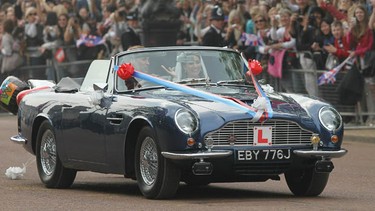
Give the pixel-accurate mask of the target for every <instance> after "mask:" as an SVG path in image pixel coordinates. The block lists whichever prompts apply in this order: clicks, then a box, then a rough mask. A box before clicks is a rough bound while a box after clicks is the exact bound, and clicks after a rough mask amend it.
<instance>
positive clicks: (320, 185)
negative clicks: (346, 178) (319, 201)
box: [285, 168, 329, 196]
mask: <svg viewBox="0 0 375 211" xmlns="http://www.w3.org/2000/svg"><path fill="white" fill-rule="evenodd" d="M328 178H329V173H317V172H315V170H314V168H308V169H295V170H292V171H289V172H286V173H285V179H286V182H287V184H288V187H289V189H290V191H292V193H293V194H294V195H296V196H318V195H319V194H321V193H322V192H323V190H324V188H325V187H326V185H327V182H328Z"/></svg>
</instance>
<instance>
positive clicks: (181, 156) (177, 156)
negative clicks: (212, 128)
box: [161, 150, 233, 160]
mask: <svg viewBox="0 0 375 211" xmlns="http://www.w3.org/2000/svg"><path fill="white" fill-rule="evenodd" d="M161 154H162V155H163V156H164V157H165V158H169V159H172V160H192V159H203V158H223V157H228V156H231V155H232V154H233V151H231V150H212V151H202V152H195V153H191V152H189V153H174V152H162V153H161Z"/></svg>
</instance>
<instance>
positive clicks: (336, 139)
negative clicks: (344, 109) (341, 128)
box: [331, 135, 339, 144]
mask: <svg viewBox="0 0 375 211" xmlns="http://www.w3.org/2000/svg"><path fill="white" fill-rule="evenodd" d="M331 141H332V143H334V144H336V143H337V142H338V141H339V137H338V136H337V135H333V136H331Z"/></svg>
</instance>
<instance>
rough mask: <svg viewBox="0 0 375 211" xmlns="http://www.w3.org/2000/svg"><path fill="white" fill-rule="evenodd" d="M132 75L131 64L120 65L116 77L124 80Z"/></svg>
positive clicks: (132, 68)
mask: <svg viewBox="0 0 375 211" xmlns="http://www.w3.org/2000/svg"><path fill="white" fill-rule="evenodd" d="M133 73H134V67H133V65H132V64H131V63H124V64H122V65H121V66H120V67H119V69H118V70H117V75H118V76H119V77H120V78H121V79H122V80H126V79H129V78H130V77H132V75H133Z"/></svg>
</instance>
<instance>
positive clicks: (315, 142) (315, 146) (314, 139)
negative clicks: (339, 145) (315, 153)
mask: <svg viewBox="0 0 375 211" xmlns="http://www.w3.org/2000/svg"><path fill="white" fill-rule="evenodd" d="M310 141H311V143H312V145H313V150H318V144H319V142H320V138H319V136H318V135H317V134H314V135H312V136H311V138H310Z"/></svg>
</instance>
